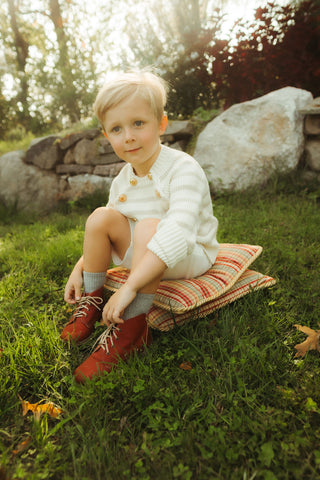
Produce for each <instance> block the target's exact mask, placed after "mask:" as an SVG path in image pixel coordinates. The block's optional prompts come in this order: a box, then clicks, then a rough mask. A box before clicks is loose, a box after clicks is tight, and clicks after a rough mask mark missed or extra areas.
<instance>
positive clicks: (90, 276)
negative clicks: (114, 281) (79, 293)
mask: <svg viewBox="0 0 320 480" xmlns="http://www.w3.org/2000/svg"><path fill="white" fill-rule="evenodd" d="M105 281H106V272H98V273H95V272H94V273H91V272H83V286H84V291H85V293H92V292H94V291H95V290H98V288H100V287H103V285H104V283H105Z"/></svg>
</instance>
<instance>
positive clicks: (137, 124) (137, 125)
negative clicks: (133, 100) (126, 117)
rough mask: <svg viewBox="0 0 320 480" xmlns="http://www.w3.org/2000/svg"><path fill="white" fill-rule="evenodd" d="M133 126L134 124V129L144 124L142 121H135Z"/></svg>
mask: <svg viewBox="0 0 320 480" xmlns="http://www.w3.org/2000/svg"><path fill="white" fill-rule="evenodd" d="M134 124H135V126H136V127H142V125H143V124H144V122H143V121H142V120H136V121H135V122H134Z"/></svg>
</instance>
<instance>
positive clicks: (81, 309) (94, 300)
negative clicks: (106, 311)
mask: <svg viewBox="0 0 320 480" xmlns="http://www.w3.org/2000/svg"><path fill="white" fill-rule="evenodd" d="M102 303H103V299H102V298H101V297H91V296H90V295H87V296H86V297H82V298H81V300H80V302H79V305H78V307H77V311H76V312H75V314H74V319H76V318H77V317H82V316H83V315H85V316H87V315H88V311H89V308H90V306H91V305H93V306H94V307H95V308H96V309H97V310H101V307H100V306H99V305H101V304H102Z"/></svg>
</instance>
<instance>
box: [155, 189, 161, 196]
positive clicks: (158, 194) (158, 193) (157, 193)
mask: <svg viewBox="0 0 320 480" xmlns="http://www.w3.org/2000/svg"><path fill="white" fill-rule="evenodd" d="M156 195H157V197H158V198H161V193H160V192H158V190H156Z"/></svg>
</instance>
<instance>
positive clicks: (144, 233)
mask: <svg viewBox="0 0 320 480" xmlns="http://www.w3.org/2000/svg"><path fill="white" fill-rule="evenodd" d="M159 222H160V220H159V219H158V218H144V219H143V220H140V221H139V222H138V223H137V225H136V226H135V228H134V232H133V241H134V242H137V241H149V240H150V239H151V238H152V237H153V235H154V234H155V233H156V231H157V226H158V224H159Z"/></svg>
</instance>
